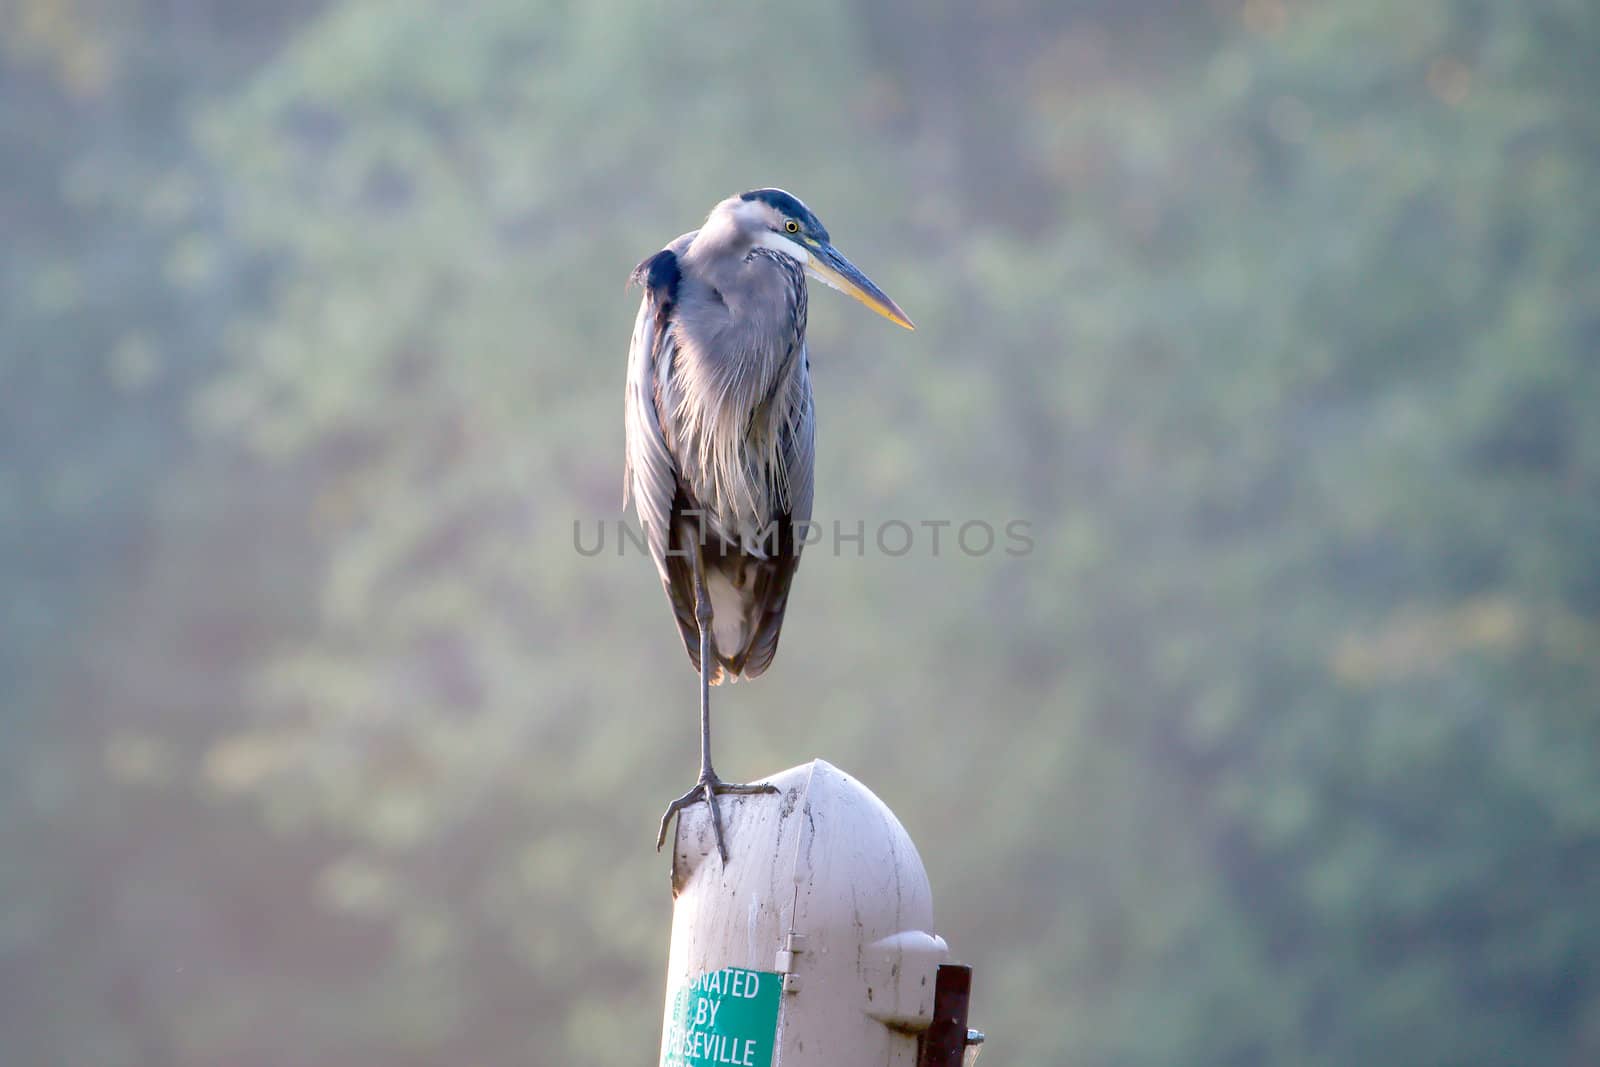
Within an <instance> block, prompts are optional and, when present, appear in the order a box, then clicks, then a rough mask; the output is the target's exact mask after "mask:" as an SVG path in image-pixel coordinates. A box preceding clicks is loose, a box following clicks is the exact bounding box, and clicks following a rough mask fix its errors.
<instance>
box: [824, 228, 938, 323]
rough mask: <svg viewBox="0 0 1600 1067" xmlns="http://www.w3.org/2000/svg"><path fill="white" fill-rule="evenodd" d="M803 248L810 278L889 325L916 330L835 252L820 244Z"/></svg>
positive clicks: (864, 277)
mask: <svg viewBox="0 0 1600 1067" xmlns="http://www.w3.org/2000/svg"><path fill="white" fill-rule="evenodd" d="M806 246H807V249H808V251H809V252H810V253H811V258H810V260H809V261H808V262H807V263H806V270H807V271H809V272H810V273H811V275H812V276H813V277H815V278H818V279H820V280H821V281H823V282H825V283H827V284H828V285H830V286H832V287H833V288H835V289H837V290H839V291H840V292H841V293H844V294H846V295H847V296H853V297H855V298H856V299H857V300H859V301H861V302H862V303H863V304H865V305H867V307H869V308H871V309H872V310H873V311H876V312H877V313H878V314H880V315H882V316H883V317H884V318H886V319H888V320H889V321H890V322H892V323H895V324H897V325H899V326H904V327H905V328H906V329H908V330H915V329H916V328H917V327H916V326H915V325H914V324H913V323H912V321H911V320H910V319H908V318H907V317H906V313H905V312H904V311H901V310H900V305H899V304H896V303H895V302H894V301H893V300H890V299H889V294H888V293H886V292H884V291H883V290H882V289H879V288H878V287H877V286H876V285H874V284H873V282H872V279H871V278H869V277H867V276H866V275H865V274H862V273H861V271H860V270H858V269H857V268H856V265H855V264H854V263H851V262H850V261H849V260H848V259H845V258H844V256H842V255H840V254H839V250H838V249H837V248H834V247H833V246H832V245H831V244H826V243H824V242H822V241H807V242H806Z"/></svg>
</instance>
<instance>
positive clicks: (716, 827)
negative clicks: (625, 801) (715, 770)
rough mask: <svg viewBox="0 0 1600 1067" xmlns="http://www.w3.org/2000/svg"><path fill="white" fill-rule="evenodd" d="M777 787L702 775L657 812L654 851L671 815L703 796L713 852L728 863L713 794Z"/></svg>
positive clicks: (750, 793) (752, 792)
mask: <svg viewBox="0 0 1600 1067" xmlns="http://www.w3.org/2000/svg"><path fill="white" fill-rule="evenodd" d="M776 792H778V787H777V786H775V785H770V784H768V783H766V782H750V783H744V782H724V781H723V780H722V779H721V778H718V777H716V776H715V775H711V776H709V777H702V778H701V779H700V780H699V781H698V782H696V783H695V784H694V787H693V788H692V789H690V790H689V791H688V792H687V793H685V794H683V796H681V797H679V798H678V799H677V800H674V801H673V802H672V803H671V804H668V805H667V810H666V811H665V812H664V813H663V814H662V816H661V828H660V829H659V830H658V831H656V851H657V852H660V851H661V846H662V845H664V844H666V843H667V827H668V826H670V825H671V824H672V817H673V816H674V815H677V814H678V813H680V812H681V811H683V809H684V808H687V807H689V806H690V805H692V804H697V803H699V802H700V801H702V800H704V801H705V802H706V804H707V805H708V806H709V807H710V808H711V833H712V836H713V837H715V838H716V839H717V854H718V855H719V856H721V857H722V865H723V866H724V867H726V866H727V865H728V844H727V841H726V839H725V838H724V836H723V832H722V813H721V812H720V811H718V810H717V805H716V803H715V797H716V796H717V795H718V794H719V793H720V794H726V795H735V796H753V795H757V794H761V793H776Z"/></svg>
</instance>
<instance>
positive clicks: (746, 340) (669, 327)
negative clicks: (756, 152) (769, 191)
mask: <svg viewBox="0 0 1600 1067" xmlns="http://www.w3.org/2000/svg"><path fill="white" fill-rule="evenodd" d="M772 210H773V209H772V208H770V207H769V206H768V205H767V204H765V203H764V202H760V201H743V200H739V199H738V198H732V199H730V200H728V201H724V202H723V203H722V204H719V205H718V207H717V209H716V210H715V211H713V212H712V214H711V217H710V218H709V219H708V220H707V222H706V225H705V226H704V227H702V228H701V229H699V230H696V231H691V232H690V233H686V234H684V235H683V236H681V237H679V238H678V239H677V240H675V241H673V242H672V243H671V244H669V245H668V246H667V248H666V249H665V254H668V255H671V256H673V257H674V258H675V259H676V263H677V271H678V275H677V279H676V284H675V286H671V287H667V286H665V285H662V284H660V282H659V280H658V283H657V284H654V285H652V284H651V281H650V277H649V271H650V266H651V264H652V263H654V262H655V260H656V257H652V258H651V259H650V260H646V261H645V263H643V264H641V265H640V271H638V272H636V280H638V281H640V282H642V283H644V285H645V287H646V291H645V295H644V299H643V300H642V301H641V302H640V305H639V314H638V318H637V319H636V321H635V323H634V332H633V344H632V346H631V348H630V349H629V352H628V392H627V421H626V427H627V474H626V484H625V486H624V493H625V495H626V494H629V493H631V495H632V497H633V499H634V501H635V504H636V507H637V508H638V512H639V520H640V523H641V525H642V526H643V528H644V532H645V540H646V543H647V544H648V545H649V547H650V553H651V555H652V556H653V557H654V559H655V563H656V569H657V571H658V572H659V573H660V575H661V579H662V582H663V584H664V585H665V586H666V590H667V595H668V598H669V599H670V600H671V602H672V607H673V612H674V614H675V616H676V617H677V620H678V626H679V629H680V631H681V633H682V636H683V641H684V646H685V648H686V649H687V650H688V652H689V659H690V662H692V663H693V664H694V666H695V669H696V670H698V669H699V666H700V663H699V661H700V655H699V640H700V633H699V626H698V625H697V623H696V622H695V615H694V609H695V594H694V581H693V568H692V562H693V561H692V559H691V558H690V556H689V553H690V552H693V551H698V552H699V554H700V557H701V561H702V563H703V565H704V567H705V580H706V586H707V589H708V591H709V592H710V594H711V601H712V614H713V623H712V635H713V638H714V645H715V651H716V662H715V663H714V664H713V665H712V671H711V674H712V679H711V680H712V684H716V683H718V682H720V681H722V680H723V678H724V677H732V678H738V677H741V676H743V677H749V678H753V677H755V676H757V675H759V674H760V673H761V672H762V671H764V670H766V669H767V667H768V666H769V665H770V664H771V663H772V657H773V655H774V653H776V651H777V648H778V634H779V631H780V630H781V628H782V625H783V613H784V609H785V607H786V604H787V600H788V592H789V583H790V581H791V579H792V578H793V576H794V571H795V568H796V567H797V566H798V565H799V562H800V549H801V547H802V546H801V545H800V544H799V542H798V539H797V538H796V537H795V536H794V530H795V524H797V523H798V524H802V526H803V524H805V523H807V522H809V521H810V519H811V503H812V477H813V470H814V466H815V428H816V424H815V412H814V409H813V406H812V392H811V374H810V365H809V362H808V359H807V353H806V340H805V329H806V311H807V292H806V279H805V273H804V268H803V267H802V266H801V265H800V263H799V262H798V261H797V260H796V259H794V258H793V257H791V256H789V255H786V254H784V253H783V252H780V251H776V250H774V249H772V248H769V247H767V246H765V245H763V244H761V243H759V241H760V230H759V229H757V227H759V226H761V225H763V224H764V223H765V222H766V221H769V220H767V218H766V216H767V214H768V213H769V212H771V211H772ZM658 255H660V254H659V253H658ZM659 269H661V268H659V267H658V270H659Z"/></svg>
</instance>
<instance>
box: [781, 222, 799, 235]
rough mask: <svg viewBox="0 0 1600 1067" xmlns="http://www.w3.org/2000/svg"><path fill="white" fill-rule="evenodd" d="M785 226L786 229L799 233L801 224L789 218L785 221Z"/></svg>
mask: <svg viewBox="0 0 1600 1067" xmlns="http://www.w3.org/2000/svg"><path fill="white" fill-rule="evenodd" d="M783 228H784V229H785V230H787V231H789V232H790V233H799V232H800V224H799V223H798V222H796V221H794V219H789V220H788V221H787V222H785V223H784V224H783Z"/></svg>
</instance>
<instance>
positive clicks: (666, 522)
mask: <svg viewBox="0 0 1600 1067" xmlns="http://www.w3.org/2000/svg"><path fill="white" fill-rule="evenodd" d="M633 278H634V280H635V281H638V282H641V283H642V284H643V286H644V299H643V300H641V301H640V302H639V314H638V317H637V318H636V319H635V320H634V324H633V342H632V344H631V345H630V346H629V348H628V383H627V393H626V396H625V398H624V421H623V426H624V432H625V436H626V441H625V453H624V457H625V458H624V471H623V486H622V500H623V505H624V506H626V505H627V503H628V500H629V498H630V497H631V498H632V500H633V503H634V506H635V508H637V509H638V512H639V524H640V526H641V527H643V530H644V536H645V543H646V544H647V545H648V546H649V548H650V555H651V556H652V557H653V558H654V559H655V563H656V570H657V571H659V572H660V574H661V580H662V581H663V582H667V581H669V576H668V574H667V546H668V543H669V539H670V534H671V523H672V504H673V498H674V496H675V495H676V493H677V470H676V467H675V466H674V464H673V462H672V453H671V452H670V451H669V450H668V448H667V440H666V438H665V436H664V435H663V434H662V432H661V418H660V414H659V411H658V409H657V403H656V400H657V397H658V396H659V395H660V394H661V392H662V391H663V390H662V386H663V384H664V378H665V376H666V375H667V374H670V373H671V370H672V308H673V302H674V300H675V299H676V296H677V284H678V263H677V257H676V256H675V255H673V253H672V252H670V251H665V250H664V251H661V252H658V253H656V254H655V255H654V256H651V257H650V258H649V259H647V260H645V261H644V262H643V263H641V264H639V266H638V268H637V269H636V270H635V271H634V273H633Z"/></svg>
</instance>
